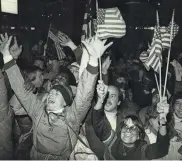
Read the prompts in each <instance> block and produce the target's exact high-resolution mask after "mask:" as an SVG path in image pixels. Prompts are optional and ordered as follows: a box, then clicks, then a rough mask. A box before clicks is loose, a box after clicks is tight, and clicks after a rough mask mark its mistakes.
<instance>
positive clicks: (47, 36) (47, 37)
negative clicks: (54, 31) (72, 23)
mask: <svg viewBox="0 0 182 161" xmlns="http://www.w3.org/2000/svg"><path fill="white" fill-rule="evenodd" d="M50 29H51V23H50V25H49V30H48V35H47V40H46V44H45V45H47V43H48V40H49V31H50ZM46 50H47V49H46ZM44 56H46V51H44Z"/></svg>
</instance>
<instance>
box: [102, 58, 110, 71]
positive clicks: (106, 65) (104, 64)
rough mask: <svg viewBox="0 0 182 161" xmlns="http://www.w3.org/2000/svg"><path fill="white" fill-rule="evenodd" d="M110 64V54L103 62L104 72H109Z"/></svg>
mask: <svg viewBox="0 0 182 161" xmlns="http://www.w3.org/2000/svg"><path fill="white" fill-rule="evenodd" d="M110 65H111V59H110V56H108V57H107V58H106V59H105V61H104V62H103V63H102V74H107V72H108V69H109V67H110Z"/></svg>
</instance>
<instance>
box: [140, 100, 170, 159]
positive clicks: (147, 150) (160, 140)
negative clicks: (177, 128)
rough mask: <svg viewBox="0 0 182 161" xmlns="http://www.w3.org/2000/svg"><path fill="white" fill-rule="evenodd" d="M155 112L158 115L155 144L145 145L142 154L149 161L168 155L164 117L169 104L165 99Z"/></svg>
mask: <svg viewBox="0 0 182 161" xmlns="http://www.w3.org/2000/svg"><path fill="white" fill-rule="evenodd" d="M157 111H158V113H159V124H160V127H159V131H158V135H157V142H156V143H154V144H150V145H145V146H144V148H143V153H144V155H145V157H146V158H147V159H149V160H152V159H158V158H162V157H164V156H165V155H167V154H168V150H169V144H170V143H169V136H168V133H167V129H166V116H167V114H168V112H169V104H167V99H166V98H165V99H163V98H162V101H161V102H160V103H158V105H157Z"/></svg>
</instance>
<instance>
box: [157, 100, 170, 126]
mask: <svg viewBox="0 0 182 161" xmlns="http://www.w3.org/2000/svg"><path fill="white" fill-rule="evenodd" d="M157 112H158V113H159V116H160V117H159V119H160V120H159V122H160V123H162V124H163V123H165V122H166V116H167V114H168V113H169V104H168V103H167V98H166V97H162V101H161V102H159V103H158V104H157Z"/></svg>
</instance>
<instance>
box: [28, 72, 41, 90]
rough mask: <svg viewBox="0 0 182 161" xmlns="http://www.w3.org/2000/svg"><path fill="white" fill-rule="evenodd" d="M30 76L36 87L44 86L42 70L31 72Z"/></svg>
mask: <svg viewBox="0 0 182 161" xmlns="http://www.w3.org/2000/svg"><path fill="white" fill-rule="evenodd" d="M28 78H29V79H30V80H31V82H32V84H34V86H35V87H36V88H40V87H42V85H43V82H44V76H43V73H42V71H41V70H37V71H35V72H33V73H30V74H29V75H28Z"/></svg>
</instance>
